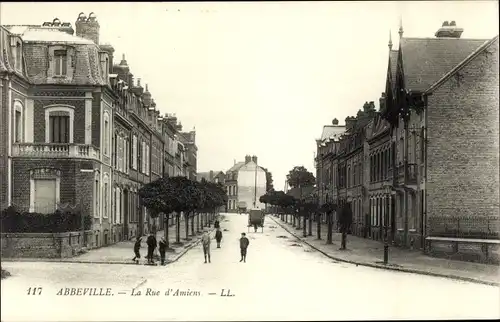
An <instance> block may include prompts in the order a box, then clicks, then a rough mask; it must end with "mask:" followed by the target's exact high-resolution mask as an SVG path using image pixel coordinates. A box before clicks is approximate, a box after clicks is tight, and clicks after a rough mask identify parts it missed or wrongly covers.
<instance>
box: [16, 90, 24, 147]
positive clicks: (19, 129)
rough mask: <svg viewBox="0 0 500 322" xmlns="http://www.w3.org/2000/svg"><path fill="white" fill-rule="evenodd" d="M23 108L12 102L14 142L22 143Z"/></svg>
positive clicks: (21, 105)
mask: <svg viewBox="0 0 500 322" xmlns="http://www.w3.org/2000/svg"><path fill="white" fill-rule="evenodd" d="M24 123H25V122H24V106H23V104H22V103H21V102H20V101H18V100H16V101H15V102H14V142H15V143H21V142H24Z"/></svg>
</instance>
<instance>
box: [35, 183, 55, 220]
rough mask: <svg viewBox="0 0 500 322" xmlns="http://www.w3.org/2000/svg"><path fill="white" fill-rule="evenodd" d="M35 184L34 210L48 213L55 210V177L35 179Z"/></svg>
mask: <svg viewBox="0 0 500 322" xmlns="http://www.w3.org/2000/svg"><path fill="white" fill-rule="evenodd" d="M34 184H35V191H34V192H35V196H34V197H35V198H34V208H35V209H34V212H36V213H41V214H50V213H53V212H54V211H55V210H56V200H57V198H56V197H57V196H56V179H37V180H34Z"/></svg>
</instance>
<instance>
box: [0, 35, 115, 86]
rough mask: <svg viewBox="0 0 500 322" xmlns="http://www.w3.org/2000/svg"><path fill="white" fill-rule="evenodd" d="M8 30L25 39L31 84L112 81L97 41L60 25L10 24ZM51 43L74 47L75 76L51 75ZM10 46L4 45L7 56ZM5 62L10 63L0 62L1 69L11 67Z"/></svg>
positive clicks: (27, 68)
mask: <svg viewBox="0 0 500 322" xmlns="http://www.w3.org/2000/svg"><path fill="white" fill-rule="evenodd" d="M4 27H5V26H4ZM5 30H8V31H9V33H10V34H13V35H17V36H18V37H20V38H21V40H22V42H23V56H24V62H25V70H26V77H27V79H28V81H29V82H30V83H31V84H33V85H41V84H60V85H83V86H85V85H90V86H92V85H94V86H95V85H99V86H104V85H107V84H108V80H107V79H106V78H105V74H104V73H103V71H102V68H101V66H100V56H99V47H98V46H97V45H96V44H94V42H93V41H91V40H88V39H84V38H81V37H77V36H73V35H70V34H68V33H66V32H65V31H63V30H61V29H58V28H47V27H40V26H7V27H5ZM3 38H8V37H3ZM4 41H5V40H4ZM50 46H68V48H70V49H71V53H70V55H71V59H72V60H73V64H72V66H74V68H73V73H72V76H69V77H66V78H64V79H60V78H52V77H48V76H49V75H48V66H49V55H48V50H49V47H50ZM6 48H9V47H4V53H3V56H5V55H7V56H9V53H8V52H9V50H6ZM7 58H9V57H7ZM3 60H5V59H3ZM10 61H12V60H10ZM2 66H6V64H5V61H3V62H2V64H0V69H8V68H5V67H2Z"/></svg>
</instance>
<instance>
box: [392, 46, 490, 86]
mask: <svg viewBox="0 0 500 322" xmlns="http://www.w3.org/2000/svg"><path fill="white" fill-rule="evenodd" d="M486 41H488V39H461V38H458V39H457V38H401V40H400V47H399V48H400V51H401V55H402V63H403V71H404V78H405V79H404V81H405V87H406V88H407V89H408V90H412V91H422V92H423V91H425V90H427V89H428V88H429V87H430V86H431V85H432V84H434V83H435V82H436V81H437V80H439V79H440V78H441V77H443V76H444V75H445V74H446V73H447V72H449V71H450V70H451V69H452V68H454V67H455V66H456V65H458V64H459V63H460V62H461V61H462V60H464V59H465V58H466V57H467V56H469V55H470V54H471V53H472V52H473V51H475V50H476V49H477V48H478V47H479V46H481V45H482V44H484V43H485V42H486Z"/></svg>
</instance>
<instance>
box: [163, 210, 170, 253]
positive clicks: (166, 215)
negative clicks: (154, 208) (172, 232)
mask: <svg viewBox="0 0 500 322" xmlns="http://www.w3.org/2000/svg"><path fill="white" fill-rule="evenodd" d="M169 217H170V214H165V217H163V218H164V219H165V241H166V242H167V248H168V247H169V246H170V244H169V241H168V218H169Z"/></svg>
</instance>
